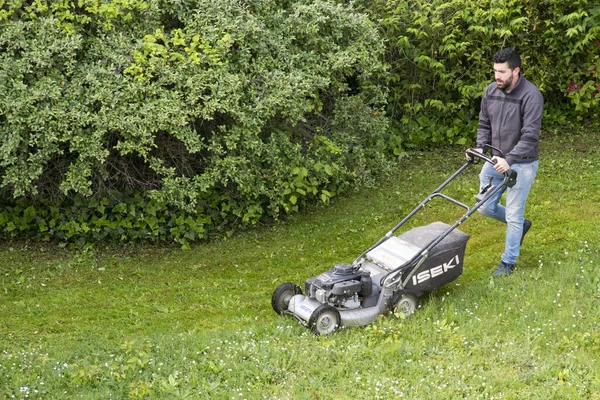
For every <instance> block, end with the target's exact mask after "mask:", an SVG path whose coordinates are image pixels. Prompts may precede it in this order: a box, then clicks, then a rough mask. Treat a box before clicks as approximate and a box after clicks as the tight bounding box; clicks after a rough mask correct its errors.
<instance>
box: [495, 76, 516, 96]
mask: <svg viewBox="0 0 600 400" xmlns="http://www.w3.org/2000/svg"><path fill="white" fill-rule="evenodd" d="M512 83H513V77H512V76H511V77H510V78H508V79H507V80H506V81H504V82H503V83H502V84H498V82H497V81H496V86H497V87H498V89H500V90H502V91H503V92H506V91H507V90H509V89H510V87H511V86H512Z"/></svg>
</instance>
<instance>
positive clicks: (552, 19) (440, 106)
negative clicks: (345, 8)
mask: <svg viewBox="0 0 600 400" xmlns="http://www.w3.org/2000/svg"><path fill="white" fill-rule="evenodd" d="M361 3H362V4H363V7H364V9H365V10H367V11H368V12H369V13H370V15H371V17H372V18H373V19H374V20H377V21H378V25H379V27H380V31H381V33H382V35H383V36H384V37H385V38H386V39H387V55H386V58H387V62H388V64H389V66H390V70H389V73H387V74H386V75H384V76H383V79H382V80H383V82H384V83H385V84H386V86H387V87H388V88H389V97H388V103H389V106H388V115H389V117H390V120H391V122H392V128H393V132H394V135H393V136H394V142H395V143H396V146H397V151H399V150H400V149H401V148H402V147H403V146H408V147H411V146H412V147H416V146H419V147H422V146H427V145H432V144H433V145H436V144H444V143H458V144H467V143H468V142H469V141H470V140H471V139H472V137H473V135H474V132H475V131H476V123H477V116H478V110H479V102H480V99H481V94H482V93H483V90H484V89H485V87H486V86H487V85H488V83H489V82H491V81H492V80H493V74H492V68H491V60H492V57H493V55H494V53H495V52H496V51H498V50H499V49H500V48H502V47H508V46H510V47H514V48H516V49H517V50H519V51H520V52H521V53H522V56H523V68H522V69H523V70H524V74H525V75H526V77H527V78H528V79H529V80H531V81H532V82H534V83H536V84H537V85H538V86H539V88H540V89H541V91H542V92H543V94H544V97H545V100H546V106H547V107H546V115H545V121H546V122H547V123H546V124H545V128H546V129H552V127H553V125H554V124H555V123H556V122H567V121H568V120H569V119H570V120H572V121H576V122H577V123H581V122H582V121H584V120H586V119H587V120H590V119H598V118H599V108H600V107H599V106H600V95H599V92H600V5H599V4H598V2H597V1H588V0H577V1H562V0H528V1H522V0H485V1H481V0H414V1H389V0H373V1H371V0H369V1H362V2H361Z"/></svg>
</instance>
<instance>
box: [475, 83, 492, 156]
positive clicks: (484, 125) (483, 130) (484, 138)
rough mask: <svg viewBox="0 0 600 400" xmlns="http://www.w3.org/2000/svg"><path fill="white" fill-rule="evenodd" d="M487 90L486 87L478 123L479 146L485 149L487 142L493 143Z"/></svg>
mask: <svg viewBox="0 0 600 400" xmlns="http://www.w3.org/2000/svg"><path fill="white" fill-rule="evenodd" d="M487 92H488V90H487V89H486V90H485V92H484V93H483V98H482V99H481V110H480V111H479V124H478V125H477V148H478V149H483V147H484V146H485V145H486V144H491V143H492V125H491V122H490V116H489V114H488V108H487V102H488V100H487Z"/></svg>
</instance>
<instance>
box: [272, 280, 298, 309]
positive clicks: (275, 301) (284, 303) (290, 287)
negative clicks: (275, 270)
mask: <svg viewBox="0 0 600 400" xmlns="http://www.w3.org/2000/svg"><path fill="white" fill-rule="evenodd" d="M297 294H302V289H301V288H300V286H298V285H296V284H295V283H283V284H281V285H279V286H278V287H277V289H275V291H274V292H273V296H271V306H273V310H275V312H276V313H277V314H283V312H284V311H285V310H287V308H288V305H289V304H290V299H291V298H292V297H294V296H295V295H297Z"/></svg>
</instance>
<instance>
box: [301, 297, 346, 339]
mask: <svg viewBox="0 0 600 400" xmlns="http://www.w3.org/2000/svg"><path fill="white" fill-rule="evenodd" d="M341 323H342V317H341V316H340V312H339V311H338V310H337V308H335V307H332V306H330V305H328V304H323V305H322V306H319V307H317V309H316V310H315V311H313V313H312V314H311V315H310V319H309V320H308V327H309V328H310V330H311V331H313V333H314V334H315V335H329V334H330V333H332V332H333V331H335V330H336V329H338V328H339V327H340V324H341Z"/></svg>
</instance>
